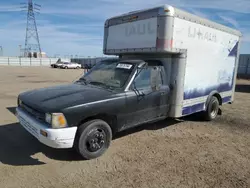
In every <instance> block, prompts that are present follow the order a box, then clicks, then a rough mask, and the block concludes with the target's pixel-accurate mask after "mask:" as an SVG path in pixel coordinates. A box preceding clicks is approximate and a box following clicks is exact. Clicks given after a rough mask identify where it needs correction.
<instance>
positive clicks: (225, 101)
mask: <svg viewBox="0 0 250 188" xmlns="http://www.w3.org/2000/svg"><path fill="white" fill-rule="evenodd" d="M231 98H232V97H231V96H229V97H224V98H223V99H222V103H228V102H230V101H231Z"/></svg>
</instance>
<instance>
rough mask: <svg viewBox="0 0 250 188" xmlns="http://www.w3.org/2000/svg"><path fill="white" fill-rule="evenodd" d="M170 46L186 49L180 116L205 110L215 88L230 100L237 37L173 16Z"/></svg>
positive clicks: (235, 63)
mask: <svg viewBox="0 0 250 188" xmlns="http://www.w3.org/2000/svg"><path fill="white" fill-rule="evenodd" d="M173 35H174V36H173V47H174V48H181V49H187V65H186V72H185V81H184V95H183V99H184V102H183V111H182V114H183V115H188V114H192V113H194V112H198V111H202V110H204V109H205V102H206V100H207V97H208V95H209V94H210V93H211V92H213V91H217V92H219V93H220V94H221V96H222V101H223V103H227V102H230V101H231V100H232V95H233V88H234V84H235V80H234V78H235V74H237V71H236V67H237V66H236V65H237V55H238V45H239V36H237V35H234V34H230V33H227V32H225V31H221V30H218V29H214V28H211V27H208V26H205V25H202V24H199V23H194V22H191V21H189V20H184V19H182V18H178V17H176V18H175V20H174V33H173Z"/></svg>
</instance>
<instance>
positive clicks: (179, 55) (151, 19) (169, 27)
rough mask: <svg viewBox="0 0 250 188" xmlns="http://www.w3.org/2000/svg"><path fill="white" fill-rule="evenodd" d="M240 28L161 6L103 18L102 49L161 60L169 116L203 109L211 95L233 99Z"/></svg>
mask: <svg viewBox="0 0 250 188" xmlns="http://www.w3.org/2000/svg"><path fill="white" fill-rule="evenodd" d="M241 37H242V34H241V32H240V31H237V30H235V29H232V28H229V27H226V26H224V25H221V24H218V23H215V22H213V21H210V20H207V19H204V18H201V17H198V16H196V15H193V14H190V13H188V12H186V11H183V10H180V9H178V8H174V7H173V6H170V5H163V6H159V7H155V8H151V9H146V10H139V11H134V12H129V13H127V14H123V15H120V16H116V17H113V18H110V19H108V20H107V21H106V23H105V31H104V46H103V52H104V54H106V55H119V56H120V57H121V58H122V59H149V58H150V59H152V60H160V61H162V63H163V65H164V67H165V71H166V76H167V78H168V81H167V82H168V84H169V86H170V87H171V89H172V91H171V96H170V98H171V99H170V101H169V102H170V105H171V106H170V111H169V116H170V117H181V116H185V115H189V114H192V113H196V112H200V111H204V110H206V109H207V107H208V103H209V102H210V101H211V99H212V96H215V97H216V98H217V99H218V100H219V104H220V105H222V104H225V103H232V102H233V100H234V91H235V83H236V74H237V68H238V59H239V47H240V41H241Z"/></svg>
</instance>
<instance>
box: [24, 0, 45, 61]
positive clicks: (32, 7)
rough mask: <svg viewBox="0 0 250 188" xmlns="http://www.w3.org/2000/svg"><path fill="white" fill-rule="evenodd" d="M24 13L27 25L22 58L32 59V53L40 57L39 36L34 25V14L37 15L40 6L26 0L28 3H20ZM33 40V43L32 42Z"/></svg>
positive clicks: (30, 0)
mask: <svg viewBox="0 0 250 188" xmlns="http://www.w3.org/2000/svg"><path fill="white" fill-rule="evenodd" d="M22 4H23V5H25V6H23V7H21V8H22V9H24V11H27V25H26V37H25V48H24V56H26V57H27V56H30V57H32V56H33V54H32V52H35V53H37V54H39V55H41V52H42V50H41V46H40V41H39V35H38V31H37V25H36V17H35V13H37V14H39V11H40V8H41V5H38V4H36V3H33V1H32V0H28V3H22ZM32 39H33V41H32Z"/></svg>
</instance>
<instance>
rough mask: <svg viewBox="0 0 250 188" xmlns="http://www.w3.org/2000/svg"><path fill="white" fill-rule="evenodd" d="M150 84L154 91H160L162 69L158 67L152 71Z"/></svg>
mask: <svg viewBox="0 0 250 188" xmlns="http://www.w3.org/2000/svg"><path fill="white" fill-rule="evenodd" d="M150 83H151V88H152V90H153V91H158V90H159V89H160V69H159V68H158V67H154V68H153V69H152V70H151V78H150Z"/></svg>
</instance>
